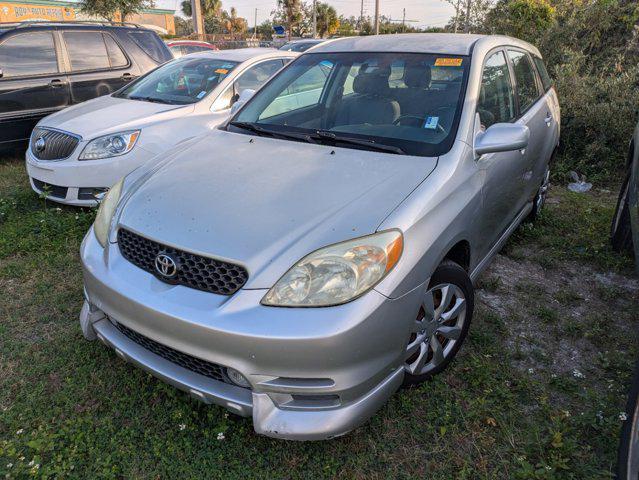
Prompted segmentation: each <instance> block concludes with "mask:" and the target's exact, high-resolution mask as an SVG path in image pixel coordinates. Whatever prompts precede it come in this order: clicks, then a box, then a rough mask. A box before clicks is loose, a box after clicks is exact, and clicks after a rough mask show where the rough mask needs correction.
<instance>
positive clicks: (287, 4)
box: [277, 0, 302, 40]
mask: <svg viewBox="0 0 639 480" xmlns="http://www.w3.org/2000/svg"><path fill="white" fill-rule="evenodd" d="M277 5H278V7H280V8H281V9H282V10H284V16H285V18H286V33H287V35H288V39H289V40H290V39H291V30H293V27H294V26H295V25H297V24H298V23H300V22H301V21H302V3H301V2H300V0H277Z"/></svg>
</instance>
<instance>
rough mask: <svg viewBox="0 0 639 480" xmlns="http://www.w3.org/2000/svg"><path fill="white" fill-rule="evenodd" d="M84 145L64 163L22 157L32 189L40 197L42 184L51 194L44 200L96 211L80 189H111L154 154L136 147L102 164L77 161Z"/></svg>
mask: <svg viewBox="0 0 639 480" xmlns="http://www.w3.org/2000/svg"><path fill="white" fill-rule="evenodd" d="M83 148H84V145H83V144H81V145H78V146H77V147H76V149H75V151H74V152H73V154H72V155H71V156H70V157H69V158H66V159H64V160H51V161H47V160H38V159H37V158H35V157H34V155H33V153H32V152H31V148H30V147H29V149H28V150H27V152H26V154H25V159H26V167H27V173H28V175H29V181H30V183H31V188H32V189H33V190H34V191H35V192H36V193H37V194H39V195H43V194H45V192H44V191H43V188H41V184H42V183H44V184H47V185H48V186H49V187H50V191H48V192H47V194H46V195H47V198H48V199H50V200H53V201H55V202H58V203H63V204H65V205H74V206H78V207H95V206H96V205H97V204H98V202H97V201H96V200H95V199H93V198H86V197H87V193H88V192H85V194H84V195H83V194H82V190H81V189H86V190H94V189H95V190H96V192H99V191H100V190H101V189H107V188H110V187H111V186H112V185H114V184H115V183H116V182H117V181H118V180H120V179H121V178H122V177H124V176H125V175H127V174H129V173H131V172H132V171H133V170H135V169H136V168H138V167H139V166H140V165H143V164H144V163H146V162H147V161H148V160H150V159H151V158H153V156H154V154H153V153H152V152H150V151H148V150H145V149H144V148H142V147H141V146H140V145H137V146H136V147H135V148H134V149H133V150H131V151H130V152H129V153H127V154H125V155H121V156H119V157H113V158H104V159H101V160H83V161H80V160H78V156H79V155H80V152H81V151H82V149H83Z"/></svg>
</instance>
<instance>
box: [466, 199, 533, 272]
mask: <svg viewBox="0 0 639 480" xmlns="http://www.w3.org/2000/svg"><path fill="white" fill-rule="evenodd" d="M532 208H533V204H532V202H529V203H527V204H526V206H525V207H524V208H523V209H522V210H521V211H520V212H519V214H518V215H517V216H516V217H515V219H514V220H513V221H512V223H511V224H510V225H509V226H508V228H507V229H506V230H504V233H503V234H502V235H501V237H499V240H497V242H496V243H495V245H493V248H491V249H490V251H489V252H488V254H487V255H486V256H485V257H484V258H483V259H482V261H481V262H479V263H478V264H477V266H476V267H475V268H474V269H473V271H472V272H471V274H470V279H471V280H472V282H473V283H475V281H476V280H477V278H479V275H481V273H482V272H483V271H484V270H486V268H487V267H488V265H489V264H490V261H491V260H492V259H493V257H494V256H495V255H497V253H498V252H499V251H500V250H501V248H502V247H503V246H504V244H505V243H506V242H507V241H508V238H510V236H511V235H512V234H513V232H514V231H515V230H516V229H517V227H519V225H520V224H521V222H522V221H523V220H524V219H525V218H526V217H527V216H528V214H529V213H530V212H531V210H532Z"/></svg>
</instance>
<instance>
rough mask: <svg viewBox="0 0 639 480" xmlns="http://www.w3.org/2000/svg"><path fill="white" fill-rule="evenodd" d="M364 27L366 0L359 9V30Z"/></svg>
mask: <svg viewBox="0 0 639 480" xmlns="http://www.w3.org/2000/svg"><path fill="white" fill-rule="evenodd" d="M362 28H364V0H362V6H361V8H360V10H359V31H360V32H361V31H362Z"/></svg>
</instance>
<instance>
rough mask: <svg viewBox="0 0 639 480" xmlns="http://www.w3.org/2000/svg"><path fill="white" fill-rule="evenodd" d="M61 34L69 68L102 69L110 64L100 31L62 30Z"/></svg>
mask: <svg viewBox="0 0 639 480" xmlns="http://www.w3.org/2000/svg"><path fill="white" fill-rule="evenodd" d="M62 36H63V38H64V43H65V44H66V46H67V53H68V54H69V61H70V62H71V70H73V71H78V70H102V69H105V68H109V67H110V66H111V64H110V62H109V54H108V53H107V49H106V45H105V44H104V38H103V37H102V33H101V32H64V33H63V34H62ZM120 53H121V52H120Z"/></svg>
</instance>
